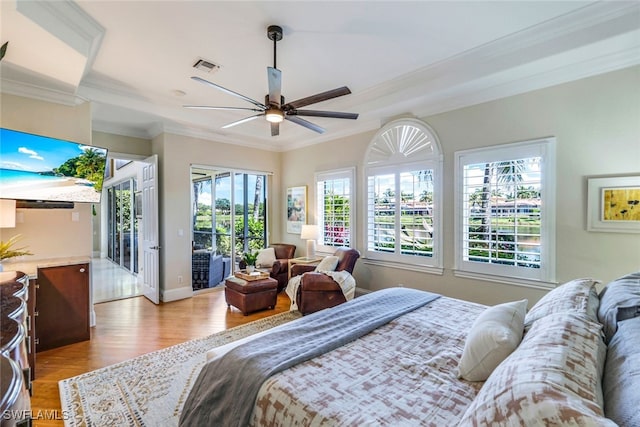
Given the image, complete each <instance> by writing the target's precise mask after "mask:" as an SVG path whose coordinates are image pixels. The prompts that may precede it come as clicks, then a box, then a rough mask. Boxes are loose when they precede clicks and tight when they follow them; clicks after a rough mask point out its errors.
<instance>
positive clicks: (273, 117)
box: [264, 108, 284, 123]
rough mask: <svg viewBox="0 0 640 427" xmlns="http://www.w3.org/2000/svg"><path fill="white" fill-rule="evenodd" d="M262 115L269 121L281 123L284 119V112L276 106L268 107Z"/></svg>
mask: <svg viewBox="0 0 640 427" xmlns="http://www.w3.org/2000/svg"><path fill="white" fill-rule="evenodd" d="M264 116H265V118H266V119H267V121H268V122H271V123H281V122H282V121H283V120H284V113H282V111H280V110H278V109H276V108H269V109H268V110H267V111H266V112H265V114H264Z"/></svg>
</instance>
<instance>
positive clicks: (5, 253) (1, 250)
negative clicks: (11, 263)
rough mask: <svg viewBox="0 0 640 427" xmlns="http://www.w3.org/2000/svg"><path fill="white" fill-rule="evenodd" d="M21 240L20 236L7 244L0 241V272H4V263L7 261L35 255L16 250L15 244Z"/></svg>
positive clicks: (11, 239) (22, 249) (20, 249)
mask: <svg viewBox="0 0 640 427" xmlns="http://www.w3.org/2000/svg"><path fill="white" fill-rule="evenodd" d="M18 240H20V235H19V234H18V235H16V236H13V237H12V238H10V239H9V240H7V241H6V242H2V241H0V271H2V262H3V261H4V260H5V259H9V258H15V257H18V256H23V255H33V254H32V253H31V252H29V251H27V250H25V248H24V247H22V248H15V247H14V246H15V244H16V243H17V242H18Z"/></svg>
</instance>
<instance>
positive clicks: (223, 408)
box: [180, 288, 439, 427]
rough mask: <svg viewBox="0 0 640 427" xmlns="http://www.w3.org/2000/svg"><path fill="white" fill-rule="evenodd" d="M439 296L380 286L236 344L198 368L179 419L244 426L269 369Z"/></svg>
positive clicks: (335, 343)
mask: <svg viewBox="0 0 640 427" xmlns="http://www.w3.org/2000/svg"><path fill="white" fill-rule="evenodd" d="M438 297H439V295H436V294H432V293H429V292H423V291H417V290H415V289H408V288H391V289H385V290H382V291H378V292H373V293H370V294H367V295H364V296H362V297H359V298H356V299H354V300H351V301H348V302H346V303H345V304H341V305H338V306H336V307H333V308H332V309H328V310H322V311H318V312H316V313H313V314H310V315H308V316H306V317H303V318H301V319H300V320H298V321H296V322H293V324H285V325H284V326H282V327H280V328H279V329H278V330H277V331H275V332H273V333H271V334H267V335H264V336H262V337H259V338H256V339H255V340H253V341H250V342H248V343H246V344H243V345H241V346H238V347H236V348H234V349H233V350H231V351H229V353H227V354H226V355H224V356H223V357H221V358H218V359H214V360H212V361H211V362H209V363H207V364H206V365H205V366H204V367H203V368H202V371H201V372H200V375H199V376H198V378H197V380H196V382H195V384H194V386H193V388H192V389H191V392H190V394H189V397H188V398H187V400H186V402H185V404H184V407H183V409H182V415H181V416H180V425H181V426H239V427H244V426H246V425H248V423H249V417H250V416H251V413H252V411H253V406H254V403H255V399H256V396H257V394H258V391H259V390H260V387H261V386H262V384H263V383H264V381H266V380H267V378H269V377H270V376H271V375H273V374H275V373H278V372H280V371H283V370H285V369H287V368H290V367H292V366H294V365H296V364H298V363H301V362H304V361H306V360H309V359H312V358H313V357H316V356H319V355H321V354H324V353H326V352H329V351H331V350H333V349H336V348H338V347H340V346H342V345H344V344H346V343H348V342H351V341H353V340H355V339H357V338H359V337H361V336H363V335H365V334H367V333H369V332H371V331H372V330H374V329H376V328H378V327H379V326H382V325H384V324H386V323H388V322H390V321H391V320H393V319H395V318H396V317H399V316H401V315H403V314H405V313H408V312H410V311H412V310H415V309H416V308H419V307H422V306H424V305H425V304H427V303H429V302H431V301H433V300H435V299H436V298H438Z"/></svg>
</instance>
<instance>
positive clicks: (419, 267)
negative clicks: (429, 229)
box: [362, 258, 444, 276]
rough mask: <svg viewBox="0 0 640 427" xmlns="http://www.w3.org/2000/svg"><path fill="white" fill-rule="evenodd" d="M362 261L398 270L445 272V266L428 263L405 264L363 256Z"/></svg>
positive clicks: (438, 273)
mask: <svg viewBox="0 0 640 427" xmlns="http://www.w3.org/2000/svg"><path fill="white" fill-rule="evenodd" d="M362 263H363V264H367V265H375V266H378V267H385V268H395V269H396V270H407V271H413V272H419V273H428V274H436V275H438V276H442V275H443V274H444V268H442V267H431V266H427V265H417V264H403V263H399V262H396V261H382V260H376V259H370V258H362Z"/></svg>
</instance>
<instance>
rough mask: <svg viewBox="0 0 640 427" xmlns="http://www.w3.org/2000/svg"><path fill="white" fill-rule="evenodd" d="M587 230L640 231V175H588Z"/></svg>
mask: <svg viewBox="0 0 640 427" xmlns="http://www.w3.org/2000/svg"><path fill="white" fill-rule="evenodd" d="M587 203H588V207H587V208H588V210H587V230H589V231H604V232H611V233H640V176H620V177H608V178H589V183H588V192H587Z"/></svg>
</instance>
